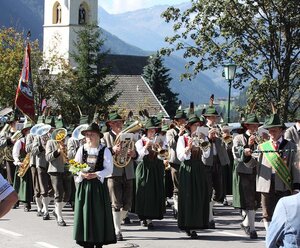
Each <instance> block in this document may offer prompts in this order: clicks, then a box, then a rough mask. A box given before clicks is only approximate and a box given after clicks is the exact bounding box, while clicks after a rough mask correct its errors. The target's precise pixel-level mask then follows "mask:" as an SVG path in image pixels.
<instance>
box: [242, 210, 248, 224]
mask: <svg viewBox="0 0 300 248" xmlns="http://www.w3.org/2000/svg"><path fill="white" fill-rule="evenodd" d="M242 215H243V216H244V220H243V222H242V224H243V226H249V211H248V210H242Z"/></svg>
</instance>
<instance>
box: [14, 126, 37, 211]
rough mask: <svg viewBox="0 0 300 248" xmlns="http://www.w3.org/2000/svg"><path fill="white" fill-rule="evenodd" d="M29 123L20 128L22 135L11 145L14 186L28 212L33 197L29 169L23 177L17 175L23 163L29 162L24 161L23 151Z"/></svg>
mask: <svg viewBox="0 0 300 248" xmlns="http://www.w3.org/2000/svg"><path fill="white" fill-rule="evenodd" d="M31 126H32V125H31V123H30V122H27V123H26V124H25V126H24V127H23V129H22V131H21V132H22V135H23V137H22V138H20V139H18V140H17V141H16V143H15V144H14V147H13V152H12V155H13V158H14V164H15V166H16V167H17V168H18V169H16V170H15V179H14V185H13V186H14V188H15V190H16V192H17V193H18V196H19V201H20V202H24V211H25V212H29V211H30V209H31V200H32V198H33V188H32V178H31V172H30V171H29V170H27V171H26V173H25V174H24V175H23V177H19V176H18V173H19V172H20V170H21V169H22V167H23V166H24V163H28V164H29V163H30V161H29V159H28V161H25V157H26V155H27V154H26V151H25V139H26V135H27V134H28V133H29V130H30V128H31Z"/></svg>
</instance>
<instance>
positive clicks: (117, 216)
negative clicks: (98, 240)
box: [112, 211, 121, 234]
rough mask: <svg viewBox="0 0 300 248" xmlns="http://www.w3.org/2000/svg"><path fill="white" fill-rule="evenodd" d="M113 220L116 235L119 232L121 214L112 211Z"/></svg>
mask: <svg viewBox="0 0 300 248" xmlns="http://www.w3.org/2000/svg"><path fill="white" fill-rule="evenodd" d="M112 213H113V220H114V226H115V232H116V234H118V233H120V232H121V212H120V211H118V212H115V211H113V212H112Z"/></svg>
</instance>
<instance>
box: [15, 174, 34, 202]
mask: <svg viewBox="0 0 300 248" xmlns="http://www.w3.org/2000/svg"><path fill="white" fill-rule="evenodd" d="M13 187H14V189H15V191H16V192H17V193H18V197H19V201H21V202H32V200H33V186H32V176H31V170H30V168H29V169H28V170H27V171H26V173H25V175H24V176H23V177H19V176H18V169H16V170H15V177H14V184H13Z"/></svg>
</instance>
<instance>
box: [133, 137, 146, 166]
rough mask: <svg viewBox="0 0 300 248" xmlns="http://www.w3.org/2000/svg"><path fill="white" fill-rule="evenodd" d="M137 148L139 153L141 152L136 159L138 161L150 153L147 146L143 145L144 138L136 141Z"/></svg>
mask: <svg viewBox="0 0 300 248" xmlns="http://www.w3.org/2000/svg"><path fill="white" fill-rule="evenodd" d="M135 149H136V151H137V153H138V154H139V156H138V158H137V159H136V161H142V160H143V158H144V156H146V155H148V154H149V151H148V149H147V148H146V147H144V145H143V138H141V139H139V140H138V141H137V142H136V143H135Z"/></svg>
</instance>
